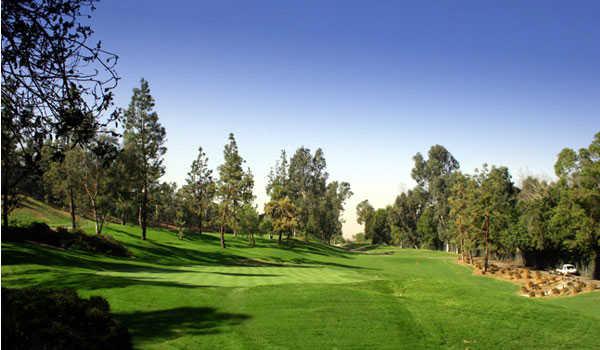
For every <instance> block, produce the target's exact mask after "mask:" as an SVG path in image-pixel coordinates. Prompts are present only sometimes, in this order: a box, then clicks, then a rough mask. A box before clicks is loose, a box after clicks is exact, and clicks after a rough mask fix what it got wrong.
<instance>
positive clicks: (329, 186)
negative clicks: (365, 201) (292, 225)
mask: <svg viewBox="0 0 600 350" xmlns="http://www.w3.org/2000/svg"><path fill="white" fill-rule="evenodd" d="M326 168H327V162H326V161H325V155H324V153H323V150H322V149H320V148H318V149H317V150H316V151H315V152H314V155H313V154H311V151H310V149H308V148H306V147H300V148H298V149H297V150H296V152H295V153H294V155H293V156H292V157H291V159H290V160H289V162H288V159H287V155H286V153H285V151H283V150H282V151H281V156H280V159H279V160H278V161H277V163H276V164H275V167H274V168H273V169H271V172H270V174H269V178H268V182H267V188H266V189H267V194H268V195H269V196H270V198H271V201H274V202H277V201H279V200H280V199H283V198H288V199H289V200H290V201H291V202H292V203H293V205H294V208H295V210H294V212H295V215H297V218H296V222H297V227H296V228H297V230H298V231H300V232H301V233H303V234H304V237H305V239H306V240H308V238H309V236H311V235H312V236H313V237H315V238H317V239H319V240H321V241H323V242H330V241H331V240H332V239H333V238H334V237H336V236H340V235H341V227H342V220H341V215H342V212H343V210H344V203H345V202H346V200H347V199H348V198H350V196H352V191H351V190H350V184H348V183H347V182H337V181H333V182H329V183H328V179H329V174H328V173H327V170H326Z"/></svg>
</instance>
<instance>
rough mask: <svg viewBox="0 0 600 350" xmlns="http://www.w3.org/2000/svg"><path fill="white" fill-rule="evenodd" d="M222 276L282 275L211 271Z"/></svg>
mask: <svg viewBox="0 0 600 350" xmlns="http://www.w3.org/2000/svg"><path fill="white" fill-rule="evenodd" d="M210 273H214V274H216V275H222V276H239V277H280V276H281V275H277V274H272V273H234V272H210Z"/></svg>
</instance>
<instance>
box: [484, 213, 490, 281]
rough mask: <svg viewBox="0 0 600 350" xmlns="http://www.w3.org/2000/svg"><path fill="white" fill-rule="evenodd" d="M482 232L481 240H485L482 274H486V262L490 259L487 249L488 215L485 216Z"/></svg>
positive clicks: (488, 233) (488, 249)
mask: <svg viewBox="0 0 600 350" xmlns="http://www.w3.org/2000/svg"><path fill="white" fill-rule="evenodd" d="M483 225H484V231H483V237H484V238H483V239H484V240H485V258H484V260H483V272H484V273H486V272H487V268H488V262H489V258H490V248H489V242H488V241H489V235H490V215H489V214H486V215H485V222H484V223H483Z"/></svg>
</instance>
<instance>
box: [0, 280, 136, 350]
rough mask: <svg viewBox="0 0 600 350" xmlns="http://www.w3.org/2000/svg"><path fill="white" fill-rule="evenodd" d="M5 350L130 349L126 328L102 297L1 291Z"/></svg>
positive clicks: (68, 292)
mask: <svg viewBox="0 0 600 350" xmlns="http://www.w3.org/2000/svg"><path fill="white" fill-rule="evenodd" d="M2 347H3V348H4V349H109V348H112V349H131V339H130V336H129V332H128V331H127V328H125V327H123V326H122V325H121V324H120V323H119V322H118V321H116V320H115V319H113V318H112V316H111V314H110V312H109V305H108V302H107V301H106V300H105V299H103V298H101V297H91V298H90V299H81V298H79V296H78V295H77V293H76V292H75V291H73V290H69V289H62V290H52V289H39V288H25V289H6V288H2Z"/></svg>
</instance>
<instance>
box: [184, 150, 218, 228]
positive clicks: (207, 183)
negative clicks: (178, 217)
mask: <svg viewBox="0 0 600 350" xmlns="http://www.w3.org/2000/svg"><path fill="white" fill-rule="evenodd" d="M185 181H186V184H185V188H184V194H185V195H184V196H185V202H186V204H187V207H188V208H189V210H190V212H192V213H193V214H194V215H195V216H196V218H197V219H198V230H199V233H202V225H203V224H204V223H205V219H206V217H207V214H208V213H207V212H208V209H209V208H210V205H211V203H212V201H213V199H214V197H215V190H216V185H215V181H214V180H213V177H212V170H211V169H209V168H208V157H207V156H206V153H204V151H203V150H202V147H198V156H197V157H196V159H195V160H194V161H193V162H192V167H191V169H190V171H189V172H188V176H187V178H186V180H185Z"/></svg>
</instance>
